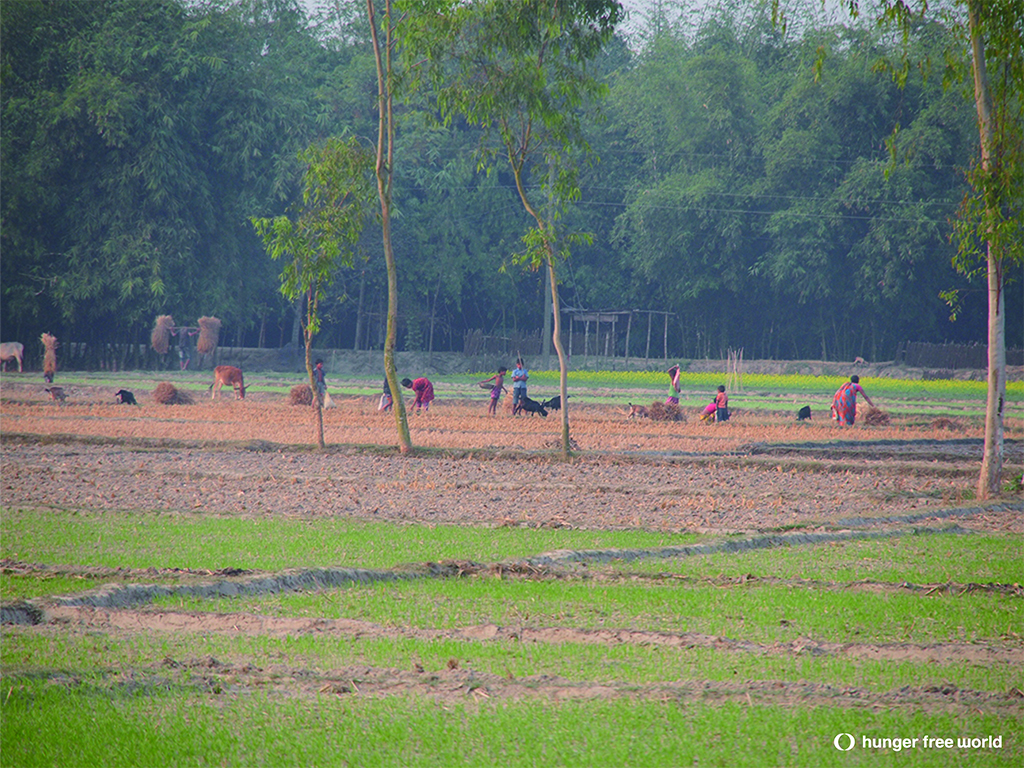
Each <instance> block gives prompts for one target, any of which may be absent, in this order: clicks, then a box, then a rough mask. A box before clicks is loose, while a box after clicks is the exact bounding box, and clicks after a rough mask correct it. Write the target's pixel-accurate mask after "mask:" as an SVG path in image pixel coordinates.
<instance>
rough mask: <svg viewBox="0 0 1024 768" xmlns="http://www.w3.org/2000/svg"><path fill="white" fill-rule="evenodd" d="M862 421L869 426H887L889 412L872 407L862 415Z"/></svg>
mask: <svg viewBox="0 0 1024 768" xmlns="http://www.w3.org/2000/svg"><path fill="white" fill-rule="evenodd" d="M864 423H865V424H867V425H868V426H869V427H888V426H889V413H888V412H887V411H882V410H879V409H878V408H872V409H871V410H869V411H868V412H867V413H866V414H865V415H864Z"/></svg>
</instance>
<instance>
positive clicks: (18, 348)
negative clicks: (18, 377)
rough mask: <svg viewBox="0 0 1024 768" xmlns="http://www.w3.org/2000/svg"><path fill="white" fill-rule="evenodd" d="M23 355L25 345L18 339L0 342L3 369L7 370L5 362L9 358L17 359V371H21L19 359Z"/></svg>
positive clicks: (0, 360) (6, 362) (7, 361)
mask: <svg viewBox="0 0 1024 768" xmlns="http://www.w3.org/2000/svg"><path fill="white" fill-rule="evenodd" d="M24 356H25V345H24V344H22V343H21V342H20V341H5V342H4V343H3V344H0V362H2V363H3V366H4V370H5V371H6V370H7V364H8V363H9V362H11V360H17V361H18V373H21V360H22V358H23V357H24Z"/></svg>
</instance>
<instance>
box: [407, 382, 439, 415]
mask: <svg viewBox="0 0 1024 768" xmlns="http://www.w3.org/2000/svg"><path fill="white" fill-rule="evenodd" d="M402 386H403V387H405V388H406V389H411V390H412V391H413V392H415V393H416V399H415V400H414V401H413V404H412V405H413V408H415V409H416V410H417V411H418V410H420V409H421V408H422V409H423V410H424V411H429V410H430V403H431V401H432V400H433V399H434V385H433V384H431V383H430V379H428V378H426V377H425V376H421V377H420V378H418V379H416V380H415V381H412V380H410V379H402Z"/></svg>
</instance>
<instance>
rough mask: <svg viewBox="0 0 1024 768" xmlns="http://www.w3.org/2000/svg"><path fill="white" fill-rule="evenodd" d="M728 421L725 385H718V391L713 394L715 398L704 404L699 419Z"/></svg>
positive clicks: (727, 401)
mask: <svg viewBox="0 0 1024 768" xmlns="http://www.w3.org/2000/svg"><path fill="white" fill-rule="evenodd" d="M712 418H713V419H714V420H715V421H728V420H729V396H728V395H727V394H725V385H724V384H719V385H718V392H717V393H716V394H715V399H714V400H712V401H711V402H710V403H708V404H707V405H705V406H704V411H703V412H702V413H701V420H703V421H710V420H711V419H712Z"/></svg>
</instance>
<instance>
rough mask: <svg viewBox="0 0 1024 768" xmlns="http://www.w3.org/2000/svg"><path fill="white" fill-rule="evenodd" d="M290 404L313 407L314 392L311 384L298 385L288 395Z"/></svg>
mask: <svg viewBox="0 0 1024 768" xmlns="http://www.w3.org/2000/svg"><path fill="white" fill-rule="evenodd" d="M288 402H289V403H291V404H292V405H312V404H313V390H312V389H311V388H310V386H309V384H296V385H295V386H294V387H292V391H291V392H289V393H288Z"/></svg>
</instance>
